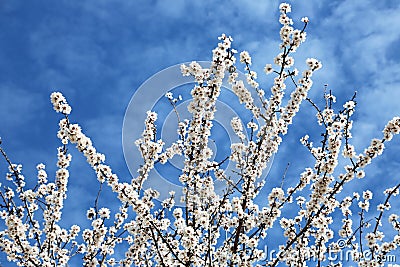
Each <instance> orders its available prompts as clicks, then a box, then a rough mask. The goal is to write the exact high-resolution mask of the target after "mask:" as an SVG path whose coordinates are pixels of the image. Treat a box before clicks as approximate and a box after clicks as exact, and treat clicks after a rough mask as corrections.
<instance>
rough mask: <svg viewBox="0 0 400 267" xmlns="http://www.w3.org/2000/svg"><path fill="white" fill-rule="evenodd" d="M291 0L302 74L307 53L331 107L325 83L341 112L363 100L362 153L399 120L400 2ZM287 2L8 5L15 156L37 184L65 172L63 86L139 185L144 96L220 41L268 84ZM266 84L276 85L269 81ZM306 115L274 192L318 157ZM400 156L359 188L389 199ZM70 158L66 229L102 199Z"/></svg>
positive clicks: (8, 113)
mask: <svg viewBox="0 0 400 267" xmlns="http://www.w3.org/2000/svg"><path fill="white" fill-rule="evenodd" d="M288 2H289V3H292V10H293V14H292V16H293V18H294V20H295V21H296V23H299V20H300V18H301V17H303V16H308V17H309V18H310V24H309V26H308V30H307V32H308V36H307V37H308V38H307V41H306V43H305V44H303V45H302V47H301V48H300V49H299V51H298V53H296V60H297V64H298V66H300V67H301V66H304V63H303V62H304V60H305V59H306V58H307V57H316V58H318V59H319V60H321V61H322V63H323V69H322V70H320V71H319V72H318V73H317V74H316V75H315V83H314V87H313V89H312V92H311V96H312V97H313V98H314V99H320V98H321V96H322V92H323V90H322V89H323V85H324V84H329V88H330V89H332V90H333V92H334V94H335V95H336V96H337V97H338V102H339V104H340V103H341V102H345V100H346V99H348V98H350V97H351V96H352V95H353V92H354V91H355V90H357V92H358V97H357V102H358V106H357V114H356V115H355V119H356V121H355V125H354V130H353V135H354V142H353V143H354V144H355V145H356V148H357V149H358V151H360V152H361V151H362V150H363V148H364V147H365V146H367V145H368V144H369V140H370V139H371V138H373V137H380V136H381V130H382V129H383V127H384V125H385V122H386V121H387V120H389V119H391V118H392V117H393V116H396V115H400V105H399V104H398V99H399V98H400V65H399V64H400V52H399V50H398V47H399V46H400V28H399V27H398V26H397V25H400V15H399V14H400V2H399V1H397V0H387V1H373V0H364V1H319V0H308V1H300V0H298V1H288ZM279 3H280V2H279V1H243V0H240V1H226V2H221V3H218V4H217V3H216V2H215V1H211V0H205V1H190V2H189V1H183V0H182V1H178V0H177V1H161V0H160V1H144V0H139V1H123V0H114V1H105V0H98V1H34V2H33V1H22V0H16V1H8V0H4V1H0V136H1V138H2V140H3V147H4V149H5V150H6V151H7V152H8V154H9V156H10V158H11V159H12V160H13V161H14V162H18V163H23V165H24V172H25V174H26V176H29V177H32V179H34V177H35V171H34V168H35V166H36V164H38V163H40V162H43V163H45V164H47V165H48V167H47V168H48V170H49V174H51V173H54V171H55V162H56V157H55V156H56V148H57V146H58V145H59V142H58V139H57V137H56V131H57V127H58V126H57V122H58V120H59V119H60V116H59V114H56V113H55V112H53V110H52V107H51V104H50V101H49V95H50V93H51V92H52V91H54V90H57V91H61V92H63V94H64V95H65V96H66V97H67V99H68V101H69V103H70V104H71V106H72V108H73V112H72V115H71V120H72V121H77V122H79V123H80V124H81V125H82V127H83V129H84V130H85V132H86V134H87V135H88V136H90V137H91V138H92V140H93V142H94V144H95V146H96V147H97V149H98V150H99V151H101V152H103V153H105V154H106V156H107V162H108V163H109V164H110V165H111V166H112V168H113V169H114V170H115V171H116V172H117V173H118V174H119V176H120V178H121V179H126V180H128V179H129V177H130V174H129V171H128V168H127V167H126V164H125V160H124V157H123V152H122V145H121V133H122V122H123V119H124V113H125V109H126V108H127V106H128V104H129V101H130V99H131V97H132V95H133V94H134V92H135V90H136V89H137V88H138V87H139V86H140V85H141V84H142V83H143V82H144V81H146V80H147V79H148V78H149V77H150V76H152V75H153V74H155V73H157V72H158V71H160V70H163V69H164V68H166V67H169V66H171V65H175V64H178V63H181V62H187V61H192V60H210V57H211V50H212V49H213V48H214V47H215V46H216V44H217V41H218V40H217V37H218V36H219V35H220V34H221V33H226V34H228V35H231V36H232V37H233V38H234V43H233V46H234V47H235V48H236V49H237V50H239V51H242V50H247V51H249V52H250V54H251V55H252V56H253V65H254V69H255V70H257V71H258V72H259V76H263V75H262V68H263V66H264V65H265V64H266V63H271V62H272V61H273V57H274V56H275V55H276V54H277V53H278V44H279V24H278V21H277V20H278V5H279ZM297 25H298V26H299V27H300V24H297ZM261 81H262V82H265V88H266V89H268V84H270V80H267V79H266V78H262V79H261ZM149 94H151V92H149ZM339 106H340V105H339ZM303 107H304V110H303V111H302V112H301V113H300V114H299V116H298V117H297V118H296V119H295V121H294V125H292V127H291V128H290V131H291V132H290V134H289V135H287V136H286V137H285V139H284V140H285V143H286V144H285V145H283V146H282V147H281V151H280V152H279V153H278V155H277V156H276V158H275V161H274V164H273V166H272V169H271V177H272V178H271V180H272V181H271V186H274V184H273V183H274V181H275V182H276V183H277V184H278V183H279V182H280V180H279V179H280V177H281V175H282V174H283V172H284V168H285V166H286V164H287V163H288V162H290V163H291V166H290V168H289V172H288V175H292V176H293V177H296V175H298V173H300V172H301V171H302V169H303V168H304V165H305V164H311V163H312V161H311V157H308V156H303V155H307V154H305V149H304V148H303V147H301V145H300V144H299V142H298V140H299V138H300V137H301V136H303V135H304V134H305V133H309V132H311V135H312V136H318V133H319V132H318V128H316V127H314V126H315V125H316V122H315V121H312V120H310V117H311V118H314V112H313V110H312V109H311V108H309V107H306V105H303ZM140 108H141V107H138V109H140ZM145 111H146V110H143V112H145ZM315 141H317V140H315ZM399 149H400V138H399V137H397V138H394V140H393V141H391V143H390V147H389V148H388V149H387V150H386V151H385V152H384V155H383V156H382V157H381V158H379V159H378V160H376V161H375V163H374V164H373V166H371V167H368V169H367V171H369V175H367V178H366V180H363V181H361V183H359V184H353V185H352V188H351V190H353V189H355V188H357V189H359V190H361V189H363V188H374V189H376V190H377V194H378V195H379V194H380V193H381V192H380V191H382V190H379V189H381V188H382V186H384V185H385V184H387V185H388V186H394V185H395V184H397V183H398V182H399V181H400V178H399V176H398V172H397V170H398V167H399V165H400V161H399V159H398V154H397V151H399ZM71 153H73V156H74V161H73V164H72V166H71V175H72V177H71V178H70V187H69V193H70V194H71V195H70V198H69V199H68V200H67V205H69V206H68V207H67V208H66V210H65V213H64V214H65V216H67V221H74V220H75V219H71V218H75V217H79V216H80V217H79V218H82V214H83V213H82V212H81V211H82V210H83V209H85V208H86V207H89V206H90V205H91V204H92V203H93V201H92V199H94V198H88V199H87V200H86V199H85V198H82V195H88V196H90V195H93V196H95V193H96V192H95V191H93V188H92V184H93V183H94V181H95V175H94V174H93V172H91V170H90V168H89V167H88V166H86V163H85V162H84V160H83V158H82V157H81V156H79V155H78V154H77V153H75V152H74V151H73V149H72V148H71ZM0 171H1V173H4V172H5V163H4V161H0ZM351 190H350V191H351ZM381 197H382V196H381ZM397 203H398V200H397ZM393 205H394V206H397V208H400V205H399V204H397V205H395V203H394V204H393ZM70 219H71V220H70ZM67 224H68V223H67ZM399 260H400V259H399Z"/></svg>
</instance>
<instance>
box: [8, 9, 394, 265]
mask: <svg viewBox="0 0 400 267" xmlns="http://www.w3.org/2000/svg"><path fill="white" fill-rule="evenodd" d="M290 11H291V7H290V5H288V4H286V3H282V4H281V5H280V17H279V22H280V23H281V24H282V27H281V30H280V38H281V44H280V49H281V53H279V54H278V55H277V56H276V58H275V59H274V65H272V64H267V65H266V66H265V69H264V71H265V73H266V74H267V75H268V77H271V79H273V86H272V87H271V88H270V93H269V92H266V91H264V90H263V89H262V86H260V84H259V83H258V82H257V73H256V72H255V71H254V70H252V68H251V66H252V60H251V57H250V55H249V53H248V52H246V51H243V52H241V53H240V55H239V58H240V63H241V65H242V66H243V67H244V70H245V72H246V77H247V79H246V80H245V81H243V80H240V79H239V78H238V77H239V76H238V70H237V69H238V68H239V67H238V65H240V64H239V63H237V62H236V56H237V51H236V50H235V49H233V48H232V46H231V42H232V38H231V37H229V36H226V35H224V34H223V35H222V36H221V37H220V38H219V40H220V42H219V43H218V46H217V47H216V48H215V49H214V50H213V53H212V63H211V65H210V66H209V68H203V67H202V66H201V65H200V64H198V63H196V62H192V63H191V64H189V65H182V66H181V70H182V74H183V75H186V76H192V77H193V78H194V80H195V81H196V85H195V86H194V88H193V89H192V91H191V95H192V101H191V102H190V104H189V105H188V110H189V112H190V113H191V115H192V117H191V119H190V120H183V121H179V123H178V127H177V133H178V135H177V136H178V138H177V140H176V142H174V143H173V144H172V145H171V146H168V147H165V144H164V142H163V141H162V140H158V139H157V138H156V131H157V129H156V126H155V122H156V120H157V114H156V113H155V112H152V111H148V113H147V119H146V121H145V127H144V131H143V134H142V136H141V138H140V139H138V140H137V141H136V145H137V147H138V149H139V151H140V153H141V155H142V158H143V164H142V165H141V167H140V168H139V170H138V175H137V176H136V177H133V178H132V180H131V181H130V182H120V181H119V179H118V176H117V175H116V174H115V173H114V172H113V171H112V169H111V168H110V167H109V166H108V165H106V163H105V156H104V155H103V154H101V153H99V152H98V151H97V150H96V148H95V146H94V145H93V143H92V140H91V139H90V138H89V137H88V136H86V135H85V133H84V131H83V130H82V129H81V127H80V126H79V125H78V124H75V123H73V122H72V121H71V119H70V113H71V107H70V106H69V104H68V103H67V101H66V99H65V98H64V96H63V95H62V94H61V93H59V92H55V93H53V94H52V95H51V102H52V104H53V106H54V109H55V110H56V111H57V112H59V113H61V114H62V115H63V117H62V119H61V120H60V123H59V131H58V137H59V139H60V140H61V143H62V145H61V146H60V147H59V148H58V153H57V156H58V162H57V166H58V170H57V172H56V175H55V178H54V179H48V175H47V173H46V169H45V165H43V164H39V165H38V166H37V171H38V175H37V185H36V186H35V187H33V188H27V186H26V182H25V181H26V179H27V178H25V177H24V175H23V174H22V167H21V165H17V164H13V163H12V161H11V159H9V157H8V156H7V154H6V152H5V151H4V149H3V148H2V147H0V152H1V153H2V155H3V157H4V160H5V161H6V162H7V163H8V165H9V171H8V173H7V174H6V180H7V181H6V182H5V183H4V184H2V186H1V191H0V212H1V218H2V219H3V220H4V226H5V228H4V229H2V231H0V248H1V250H2V251H3V253H5V254H6V255H7V259H8V260H9V261H10V262H15V263H16V264H18V266H66V265H68V262H69V261H70V259H71V257H79V258H82V263H83V264H84V266H108V265H110V266H115V265H117V266H155V265H157V266H158V265H160V266H279V265H287V266H306V265H307V263H310V264H311V265H315V264H317V265H318V266H321V265H331V266H341V265H342V263H341V262H340V261H333V260H332V259H331V258H330V257H329V255H330V253H338V252H340V250H343V249H348V250H350V251H351V255H352V260H353V261H354V262H356V263H358V265H359V266H379V265H382V264H383V263H384V259H385V256H386V255H389V253H391V252H393V251H396V249H397V251H398V246H399V245H400V221H399V216H398V215H396V214H391V215H390V216H389V222H384V221H383V219H382V218H383V213H384V212H388V210H390V207H391V206H390V201H391V200H392V199H393V197H394V196H396V195H398V194H399V187H400V184H397V185H391V187H389V188H387V189H386V190H385V191H384V194H385V196H386V197H385V198H384V199H382V201H381V204H379V205H378V206H377V210H378V216H377V217H374V218H373V219H371V220H366V218H367V214H368V212H369V208H370V200H371V199H372V193H371V192H370V191H364V192H363V193H362V195H359V194H358V193H354V194H352V195H346V196H344V197H343V196H342V195H340V192H341V191H342V189H343V188H344V187H346V186H347V185H348V183H349V182H350V181H351V180H353V179H355V178H357V179H361V178H363V177H364V176H365V173H364V168H365V167H366V166H367V165H368V164H370V163H371V162H372V161H373V160H374V159H375V158H376V157H378V156H379V155H381V154H382V152H383V150H384V147H385V143H387V142H388V141H390V140H391V139H392V138H393V136H394V135H396V134H398V133H399V132H400V118H399V117H395V118H393V119H392V120H391V121H389V122H388V123H387V124H386V126H385V127H384V129H383V136H382V137H380V138H377V139H373V140H372V141H371V144H370V145H369V146H368V147H367V148H366V149H365V150H364V151H363V152H362V153H357V152H356V150H355V148H354V146H352V145H351V137H352V135H351V129H352V115H353V113H354V110H355V106H356V102H355V97H356V96H355V95H354V96H353V98H352V99H350V100H349V101H347V102H345V104H344V105H343V108H341V109H340V110H334V109H333V108H332V104H333V102H335V97H334V96H333V95H332V94H331V93H330V92H325V93H324V97H325V100H326V101H325V102H326V103H325V105H323V106H322V107H320V106H318V105H317V104H316V103H314V102H313V101H312V100H311V99H310V98H308V96H307V94H308V92H309V90H310V89H311V87H312V84H313V82H312V76H313V75H314V72H315V71H317V70H319V69H320V68H321V67H322V64H321V63H320V62H319V61H318V60H316V59H312V58H309V59H307V60H306V63H307V69H305V70H303V71H302V72H301V73H300V72H299V71H298V70H297V69H296V68H295V67H294V58H293V57H292V54H293V53H295V52H296V50H297V49H298V47H299V46H300V45H301V43H303V42H304V41H305V39H306V32H305V29H306V26H307V24H308V18H303V19H302V23H303V27H302V28H301V29H295V28H294V27H293V22H292V19H291V18H290V17H289V15H288V14H289V13H290ZM224 78H227V79H228V81H229V84H231V87H232V91H233V92H234V93H235V94H236V95H237V97H238V99H239V101H240V103H242V104H243V105H244V106H245V108H246V109H247V110H249V111H250V112H251V113H252V115H253V118H254V121H253V120H252V121H250V122H248V123H247V125H243V124H242V122H241V121H240V120H239V119H238V118H232V120H231V126H232V129H233V131H234V132H235V134H236V135H237V137H238V140H239V142H237V143H234V144H232V145H231V150H230V151H231V153H230V154H229V155H226V158H225V159H224V160H223V161H222V162H217V161H213V160H211V158H212V153H213V152H212V150H211V148H210V147H209V146H208V144H209V142H208V141H209V138H210V136H211V129H212V127H213V119H214V114H215V113H216V112H217V110H216V101H217V99H218V97H219V95H220V92H221V85H222V81H223V79H224ZM251 90H253V91H255V92H257V97H258V98H259V99H258V100H259V101H258V103H260V104H257V103H256V101H255V99H254V98H253V96H252V94H251ZM285 94H286V95H288V96H287V97H286V99H287V101H283V100H284V99H285ZM166 97H167V98H168V99H169V100H170V103H171V105H173V106H174V105H175V104H176V102H177V101H179V100H178V99H175V98H174V96H173V95H172V94H171V93H167V94H166ZM304 101H306V102H309V103H310V104H311V105H312V106H313V107H314V109H315V111H316V116H317V122H318V124H319V125H321V126H322V127H323V129H324V131H323V132H322V134H321V138H322V140H320V141H321V142H320V143H318V145H316V144H317V142H314V143H313V142H312V141H311V140H310V138H309V136H308V135H306V136H304V137H303V138H302V139H301V143H302V144H303V145H304V146H305V147H306V149H308V150H309V153H310V154H311V155H312V157H313V158H314V164H313V165H311V166H308V167H306V168H305V169H304V172H303V173H302V174H301V176H300V177H298V178H296V179H297V180H296V186H294V187H290V188H284V186H283V183H282V186H281V187H276V188H273V189H272V190H271V191H270V192H269V195H268V198H267V199H264V200H263V201H255V198H256V196H257V195H259V193H260V191H261V190H262V188H263V186H264V184H265V183H268V177H267V178H266V179H260V177H262V175H263V171H264V170H265V169H266V168H267V166H268V162H269V160H270V159H271V158H272V157H273V154H274V153H276V152H277V151H278V149H279V146H280V144H281V142H282V137H283V136H284V135H285V134H286V133H287V131H288V127H289V125H290V124H292V120H293V118H294V117H295V115H296V113H297V112H298V111H299V108H300V105H301V103H302V102H304ZM178 115H179V114H178ZM255 120H257V121H258V122H259V123H255ZM245 127H247V129H248V130H249V132H250V133H251V134H250V136H247V135H245V133H244V132H245V131H247V130H246V129H245ZM316 141H319V140H316ZM71 144H73V145H75V147H76V149H77V150H78V151H79V152H80V153H82V154H83V155H84V156H85V157H86V159H87V161H88V163H89V164H90V166H91V167H92V168H93V169H94V171H95V172H96V174H97V180H98V183H101V184H104V185H105V186H109V187H110V188H111V189H112V191H113V192H114V193H115V196H116V197H117V198H118V200H119V203H120V208H119V210H118V211H110V210H109V209H108V208H106V207H99V206H98V205H97V203H98V202H97V199H96V202H95V203H96V205H95V206H94V207H93V208H90V209H89V210H88V211H87V213H86V214H87V219H88V220H90V221H91V227H90V228H87V229H81V227H80V226H78V225H74V226H72V227H71V228H70V229H65V228H63V227H62V226H61V225H60V220H61V219H62V209H63V205H64V200H65V199H66V198H67V187H68V178H69V171H68V167H69V165H70V162H71V159H72V157H71V155H70V154H69V153H68V147H69V146H70V145H71ZM176 155H181V156H183V158H184V162H183V164H184V165H183V168H182V169H181V172H180V176H179V181H180V182H181V184H182V197H181V199H176V198H175V192H170V197H169V198H167V199H164V200H162V202H161V203H159V202H157V200H156V198H157V196H158V192H157V191H156V190H155V189H145V188H144V187H143V183H144V182H145V181H146V179H149V177H151V175H152V170H153V169H154V168H155V166H156V165H157V164H165V163H166V162H167V161H168V160H169V159H172V158H173V157H174V156H176ZM343 159H344V160H345V161H346V162H347V163H346V164H347V165H346V166H345V168H344V171H342V172H341V171H340V170H338V169H337V166H338V164H339V160H343ZM138 160H139V159H138ZM226 160H230V161H232V162H234V163H235V170H233V171H230V172H227V171H225V170H224V169H223V168H222V167H221V165H222V164H223V162H224V161H226ZM216 179H217V180H220V181H224V182H225V183H226V187H225V189H224V191H223V193H222V194H217V193H216V191H215V190H214V181H215V180H216ZM178 202H179V203H180V205H176V203H178ZM284 208H289V209H290V210H291V213H290V214H291V215H293V216H291V217H288V216H286V217H285V216H283V213H282V210H283V209H284ZM337 210H340V211H341V214H342V217H341V218H337V216H336V217H334V216H333V213H334V212H335V211H336V212H337ZM352 210H358V215H357V216H353V214H352ZM336 214H337V213H336ZM111 215H114V216H111ZM335 221H336V222H337V221H339V222H341V224H342V227H341V229H340V230H339V231H338V232H337V233H336V232H334V230H333V229H332V224H333V223H334V222H335ZM384 223H386V224H389V225H391V228H392V229H393V234H392V235H389V236H385V234H384V233H383V232H382V230H381V229H382V225H383V224H384ZM276 227H281V228H282V229H283V236H282V240H283V241H282V244H275V246H276V249H277V250H279V252H278V253H276V254H275V255H274V257H269V255H267V253H265V251H264V250H263V244H265V242H266V241H267V240H268V238H269V236H268V233H269V232H270V231H272V230H273V229H274V228H276ZM338 237H340V238H341V239H340V240H341V241H342V242H344V243H341V244H339V242H338V240H337V239H338ZM116 250H118V251H119V252H121V251H123V253H118V255H123V257H121V258H117V256H116V255H117V253H115V252H116ZM366 251H368V253H369V256H368V257H367V256H365V255H366V254H365V252H366Z"/></svg>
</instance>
